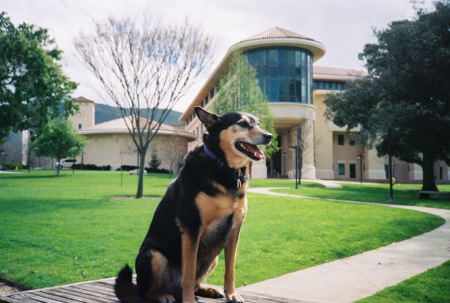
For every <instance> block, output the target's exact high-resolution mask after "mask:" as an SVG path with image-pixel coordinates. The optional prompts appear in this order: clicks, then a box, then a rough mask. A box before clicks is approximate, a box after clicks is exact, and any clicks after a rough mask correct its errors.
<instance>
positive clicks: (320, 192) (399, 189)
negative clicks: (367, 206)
mask: <svg viewBox="0 0 450 303" xmlns="http://www.w3.org/2000/svg"><path fill="white" fill-rule="evenodd" d="M253 181H254V182H252V186H253V187H289V188H288V189H277V190H274V191H275V192H281V193H286V194H292V195H300V196H307V197H319V198H327V199H339V200H351V201H364V202H376V203H387V200H388V199H389V184H386V183H384V184H383V183H381V184H374V183H366V184H365V183H363V184H360V183H358V182H354V183H339V184H340V185H342V186H343V188H341V189H335V188H325V187H324V186H323V185H321V184H318V183H314V182H302V184H301V185H300V186H298V189H295V182H294V181H292V180H281V179H280V180H253ZM421 188H422V184H395V185H394V189H393V191H394V200H395V202H394V203H390V204H398V205H411V206H425V207H436V208H444V209H450V203H449V201H442V200H435V199H419V198H418V194H417V193H418V191H419V190H420V189H421ZM438 188H439V190H440V191H447V192H448V191H450V184H440V185H438Z"/></svg>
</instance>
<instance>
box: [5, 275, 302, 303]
mask: <svg viewBox="0 0 450 303" xmlns="http://www.w3.org/2000/svg"><path fill="white" fill-rule="evenodd" d="M134 278H135V277H134ZM114 283H115V278H109V279H103V280H96V281H88V282H81V283H74V284H69V285H63V286H56V287H49V288H43V289H38V290H31V291H24V292H21V293H16V294H13V295H10V296H6V297H2V298H0V302H6V303H119V300H118V299H117V298H116V296H115V294H114ZM219 289H221V290H222V288H221V287H219ZM237 292H238V293H239V294H240V295H241V296H242V298H243V299H244V300H245V302H247V303H307V302H306V301H300V300H292V299H286V298H279V297H275V296H270V295H266V294H259V293H253V292H248V291H241V290H239V289H238V290H237ZM198 299H199V302H202V303H225V302H226V301H225V299H224V298H221V299H210V298H203V297H199V298H198ZM145 302H148V301H145Z"/></svg>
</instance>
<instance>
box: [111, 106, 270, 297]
mask: <svg viewBox="0 0 450 303" xmlns="http://www.w3.org/2000/svg"><path fill="white" fill-rule="evenodd" d="M195 112H196V114H197V116H198V118H199V119H200V121H201V122H202V123H203V124H204V125H205V127H206V129H207V132H206V133H205V134H204V136H203V142H204V145H205V146H206V148H205V147H204V146H203V145H202V146H199V147H197V148H196V149H194V150H193V151H191V152H190V153H189V154H188V155H187V156H186V159H185V161H184V165H183V168H182V169H181V171H180V173H179V176H178V178H176V179H175V180H174V181H172V182H171V183H170V185H169V187H168V189H167V192H166V194H165V195H164V197H163V198H162V200H161V202H160V203H159V205H158V207H157V209H156V211H155V214H154V216H153V220H152V222H151V224H150V228H149V231H148V233H147V235H146V237H145V239H144V241H143V243H142V246H141V248H140V250H139V253H138V256H137V257H136V274H137V285H134V284H133V282H132V270H131V268H130V267H129V266H128V265H126V266H125V268H124V269H122V270H121V271H120V273H119V275H118V277H117V279H116V285H115V292H116V295H117V297H118V298H119V299H120V300H121V301H123V302H140V301H142V300H143V299H144V298H145V299H147V300H151V301H153V302H160V303H172V302H183V303H193V302H196V299H195V295H199V296H206V297H213V298H218V297H223V294H222V293H221V292H220V291H219V290H217V289H216V288H212V287H206V286H204V285H202V284H200V283H201V282H202V281H203V280H204V279H205V278H206V277H207V276H209V274H211V272H212V271H213V270H214V268H215V267H216V265H217V261H218V255H219V253H220V252H221V251H222V250H225V285H224V292H225V297H226V300H227V302H235V303H237V302H243V300H242V298H241V297H240V296H239V295H238V294H236V291H235V285H234V284H235V281H234V268H235V261H236V250H237V246H238V241H239V233H240V230H241V225H242V222H243V220H244V217H245V214H246V212H247V196H246V190H247V187H248V179H249V167H248V164H249V162H250V160H259V159H263V158H264V155H263V153H262V152H261V151H260V150H259V149H258V148H257V147H256V145H267V144H269V143H270V141H271V139H272V135H271V134H269V133H267V132H266V131H264V130H262V129H261V128H260V126H259V122H258V119H257V118H256V117H254V116H252V115H250V114H246V113H241V112H230V113H227V114H224V115H223V116H220V117H219V116H218V115H216V114H214V113H210V112H207V111H205V110H203V109H202V108H201V107H196V108H195Z"/></svg>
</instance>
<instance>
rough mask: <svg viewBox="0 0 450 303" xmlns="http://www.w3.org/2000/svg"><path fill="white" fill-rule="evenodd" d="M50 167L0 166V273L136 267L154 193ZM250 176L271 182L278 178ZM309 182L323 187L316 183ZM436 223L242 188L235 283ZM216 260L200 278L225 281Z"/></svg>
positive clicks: (44, 274)
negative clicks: (14, 169)
mask: <svg viewBox="0 0 450 303" xmlns="http://www.w3.org/2000/svg"><path fill="white" fill-rule="evenodd" d="M54 174H55V172H54V171H32V172H31V174H28V173H26V172H25V173H22V174H0V243H1V246H0V276H3V277H6V278H9V279H12V280H15V281H17V282H20V283H23V284H26V285H29V286H32V287H35V288H38V287H45V286H53V285H60V284H66V283H71V282H78V281H86V280H93V279H101V278H106V277H112V276H115V275H116V273H117V271H118V270H119V269H120V268H121V267H122V266H123V265H124V264H125V263H126V262H128V263H130V264H132V265H133V266H134V258H135V256H136V253H137V251H138V248H139V246H140V244H141V242H142V240H143V237H144V236H145V234H146V232H147V229H148V226H149V223H150V220H151V217H152V214H153V212H154V210H155V208H156V206H157V204H158V202H159V200H160V199H159V198H150V199H140V200H135V199H124V198H119V199H118V198H113V197H122V196H130V197H132V196H133V195H134V194H135V191H136V186H137V178H138V177H137V176H136V175H133V176H130V175H128V174H123V175H122V177H123V186H122V187H121V175H120V173H119V172H89V171H83V172H81V171H76V172H75V174H72V171H63V172H62V177H59V178H56V177H54V176H53V175H54ZM169 182H170V179H169V178H168V176H167V175H149V176H146V179H145V189H144V194H145V195H152V196H162V195H163V194H164V192H165V190H166V187H167V185H168V183H169ZM285 182H286V181H285ZM251 183H252V184H253V186H267V187H269V186H274V185H273V184H274V183H277V184H279V183H280V182H278V180H276V181H273V180H252V181H251ZM291 183H292V182H291ZM291 183H284V184H288V185H289V184H291ZM277 186H279V185H277ZM285 186H286V185H285ZM302 187H303V185H302ZM305 188H306V187H305ZM359 189H360V190H362V191H364V190H363V189H362V188H361V187H360V188H359ZM311 190H314V191H317V193H318V194H320V193H321V191H324V192H326V193H329V192H328V191H327V190H326V189H323V188H322V187H314V186H311ZM371 190H373V189H372V187H370V186H367V191H371ZM379 190H382V189H379ZM374 192H377V190H376V189H374ZM302 194H303V193H302ZM320 197H324V198H336V197H335V196H334V194H328V195H327V194H320ZM442 223H443V219H441V218H439V217H436V216H432V215H428V214H423V213H420V212H414V211H409V210H401V209H391V208H386V207H381V206H372V205H357V204H348V203H330V202H327V201H325V200H316V199H314V200H313V199H296V198H279V197H273V196H264V195H258V194H250V195H249V212H248V215H247V217H246V220H245V222H244V226H243V229H242V233H241V241H240V246H239V251H238V258H237V269H236V274H237V276H236V284H237V286H241V285H245V284H250V283H254V282H257V281H261V280H265V279H268V278H271V277H275V276H278V275H281V274H284V273H288V272H292V271H295V270H299V269H302V268H306V267H310V266H313V265H317V264H321V263H324V262H327V261H331V260H334V259H337V258H342V257H346V256H351V255H354V254H357V253H360V252H363V251H367V250H371V249H374V248H377V247H380V246H383V245H387V244H389V243H392V242H398V241H401V240H403V239H406V238H409V237H412V236H415V235H417V234H421V233H423V232H426V231H428V230H431V229H434V228H436V227H438V226H439V225H441V224H442ZM223 265H224V264H223V259H222V260H221V261H220V262H219V266H218V268H217V269H216V271H215V272H214V273H213V275H212V276H211V277H210V278H209V279H208V281H207V282H208V283H213V284H219V285H222V284H223Z"/></svg>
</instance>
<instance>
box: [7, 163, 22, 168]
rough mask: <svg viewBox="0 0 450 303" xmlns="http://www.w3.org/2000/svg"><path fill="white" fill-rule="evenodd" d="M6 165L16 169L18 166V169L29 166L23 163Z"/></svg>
mask: <svg viewBox="0 0 450 303" xmlns="http://www.w3.org/2000/svg"><path fill="white" fill-rule="evenodd" d="M4 166H6V167H7V168H8V169H16V167H17V168H18V169H24V168H28V166H26V165H23V164H22V163H7V164H6V163H5V164H4Z"/></svg>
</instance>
